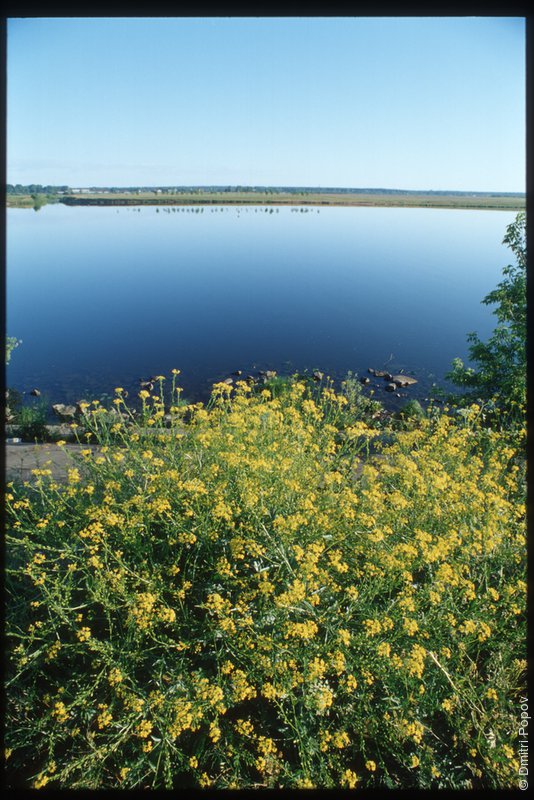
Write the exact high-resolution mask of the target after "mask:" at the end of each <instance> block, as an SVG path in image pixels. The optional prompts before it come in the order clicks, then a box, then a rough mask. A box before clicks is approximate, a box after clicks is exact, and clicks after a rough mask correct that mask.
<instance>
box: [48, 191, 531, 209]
mask: <svg viewBox="0 0 534 800" xmlns="http://www.w3.org/2000/svg"><path fill="white" fill-rule="evenodd" d="M61 202H63V203H66V204H67V205H214V204H215V205H276V206H280V205H291V206H295V205H296V206H302V205H311V206H401V207H405V206H406V207H414V208H473V209H501V210H503V209H506V210H514V209H522V208H524V207H525V197H524V196H521V195H505V194H502V195H498V194H490V193H483V192H479V193H473V194H468V193H465V192H451V193H450V194H446V193H438V192H428V193H426V192H388V191H385V190H381V191H378V190H376V191H373V190H365V191H352V192H350V191H341V190H324V191H320V190H314V191H309V190H307V191H298V192H297V191H291V190H280V191H278V190H266V189H261V190H257V191H256V190H252V189H249V190H246V189H245V188H237V189H235V191H234V190H230V191H228V190H224V191H216V190H210V191H208V190H204V189H194V190H188V191H187V190H184V191H168V190H160V191H157V190H146V189H144V190H132V191H127V192H125V191H122V192H121V191H119V190H117V191H106V192H105V193H104V192H98V191H94V192H93V191H91V192H89V193H85V194H66V195H64V196H62V197H61Z"/></svg>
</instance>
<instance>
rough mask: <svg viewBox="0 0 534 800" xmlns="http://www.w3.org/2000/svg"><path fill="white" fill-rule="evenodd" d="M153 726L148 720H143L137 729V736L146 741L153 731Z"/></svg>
mask: <svg viewBox="0 0 534 800" xmlns="http://www.w3.org/2000/svg"><path fill="white" fill-rule="evenodd" d="M152 728H153V725H152V723H151V722H149V721H148V720H147V719H144V720H142V721H141V722H140V723H139V725H138V727H137V735H138V736H139V737H140V738H141V739H146V738H147V736H149V735H150V732H151V731H152Z"/></svg>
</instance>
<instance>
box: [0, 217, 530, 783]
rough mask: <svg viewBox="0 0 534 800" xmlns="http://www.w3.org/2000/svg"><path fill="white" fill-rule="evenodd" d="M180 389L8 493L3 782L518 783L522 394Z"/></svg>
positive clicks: (98, 421) (97, 422)
mask: <svg viewBox="0 0 534 800" xmlns="http://www.w3.org/2000/svg"><path fill="white" fill-rule="evenodd" d="M518 224H521V223H518ZM508 235H509V236H510V237H511V238H510V241H511V242H516V239H515V238H514V235H513V232H512V231H511V230H509V232H508ZM517 241H519V240H517ZM514 246H515V244H514ZM509 277H511V274H509ZM514 285H515V284H514ZM508 288H509V287H508V286H507V287H506V291H507V289H508ZM520 295H521V293H520V292H517V293H512V294H511V295H510V296H511V297H515V298H516V300H520ZM500 299H501V301H502V302H504V297H501V298H500ZM177 381H178V370H174V371H173V374H172V379H171V380H170V384H171V385H170V387H169V389H168V390H167V392H165V391H164V386H165V379H164V377H163V376H160V377H159V378H158V379H157V381H156V383H155V387H154V388H153V390H152V391H151V392H149V391H147V390H142V391H141V392H140V395H139V399H140V402H141V410H140V413H138V414H137V415H134V414H133V413H132V410H131V408H129V406H128V405H127V402H126V400H125V397H124V395H125V393H124V391H123V389H122V388H121V387H117V388H116V391H115V395H116V396H115V399H114V401H113V403H112V404H111V406H110V407H104V406H103V405H101V404H100V403H99V402H98V401H93V402H92V403H87V404H84V408H83V413H84V418H85V426H86V429H87V431H88V432H87V434H86V436H85V442H86V444H87V446H86V449H85V450H84V451H83V452H82V454H81V456H80V457H79V459H78V460H73V462H72V466H71V467H70V469H69V470H68V474H67V478H66V481H65V482H63V483H60V482H58V481H56V480H54V479H53V478H52V475H51V472H50V470H49V469H48V467H47V466H46V465H44V466H43V468H40V469H36V470H34V475H33V480H32V481H31V482H27V483H20V482H19V483H16V482H12V483H10V484H9V485H8V487H7V498H6V507H7V534H6V538H7V552H6V594H7V611H6V644H7V649H8V661H7V669H6V699H7V707H6V736H5V744H6V748H7V749H6V758H7V774H8V781H9V784H10V786H11V787H27V786H33V787H35V788H40V787H45V786H46V787H52V788H84V789H104V788H167V789H180V788H184V787H187V786H193V787H203V788H208V787H211V788H214V789H218V788H239V789H241V788H260V787H270V788H306V787H319V788H339V787H344V788H372V787H383V788H457V789H458V788H485V789H503V788H511V787H515V786H516V782H517V775H518V766H519V765H518V763H517V758H518V757H517V731H518V714H517V710H518V708H519V698H520V696H521V695H522V694H524V693H525V688H524V687H525V676H526V547H525V533H526V532H525V469H526V468H525V458H524V452H523V450H524V436H525V432H524V427H525V415H524V407H523V406H522V405H521V401H520V400H517V399H515V394H514V396H513V398H510V405H511V404H512V403H514V404H515V405H514V407H513V408H514V413H513V414H510V413H508V410H507V408H508V406H506V407H505V406H503V404H502V402H501V400H502V399H503V397H504V395H505V393H506V391H507V388H506V387H504V388H503V389H502V390H501V395H500V398H497V399H495V398H493V397H491V398H489V399H488V400H487V401H486V400H485V399H484V398H481V399H480V402H472V399H469V398H468V399H466V400H465V401H464V402H463V403H459V404H457V405H456V407H452V406H445V407H444V408H443V409H441V410H440V411H438V410H436V409H435V408H432V407H431V408H429V409H426V410H424V409H421V408H420V407H419V408H417V407H415V405H413V407H412V408H411V410H410V409H407V411H406V413H405V414H404V415H403V416H401V417H400V418H399V419H397V420H395V421H394V420H392V419H388V418H385V417H384V415H383V414H381V412H380V408H379V406H378V404H377V403H376V402H374V401H369V400H367V399H365V398H364V397H363V395H362V392H361V389H360V386H359V384H358V383H357V382H356V381H355V380H354V379H353V378H349V379H347V381H345V383H344V384H343V386H342V387H341V390H340V391H335V390H334V388H333V386H332V384H331V382H330V381H329V380H328V379H324V378H323V379H321V380H320V381H318V382H317V383H315V382H313V381H310V382H308V383H305V382H303V381H301V380H299V379H297V378H295V379H294V380H292V381H286V382H281V381H278V382H275V383H273V385H272V386H269V384H266V385H265V386H263V387H258V388H254V387H251V386H250V385H249V384H248V383H247V382H246V381H237V382H236V383H235V384H234V385H229V384H227V383H220V384H216V385H215V386H214V388H213V393H212V396H211V399H210V401H209V403H208V404H207V405H205V406H204V405H203V404H201V403H193V404H187V403H184V402H183V400H182V396H181V390H180V388H179V386H178V385H177ZM501 408H502V409H503V410H502V412H501V411H500V409H501ZM95 443H96V444H98V445H99V447H98V449H97V450H96V451H93V449H92V448H91V447H90V445H92V444H95ZM58 446H62V445H61V443H59V444H58Z"/></svg>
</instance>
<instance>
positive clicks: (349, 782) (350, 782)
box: [341, 769, 359, 789]
mask: <svg viewBox="0 0 534 800" xmlns="http://www.w3.org/2000/svg"><path fill="white" fill-rule="evenodd" d="M358 781H359V778H358V776H357V775H356V773H355V772H353V771H352V770H351V769H346V770H345V772H344V773H343V775H342V776H341V785H342V786H347V787H348V788H349V789H355V788H356V784H357V783H358Z"/></svg>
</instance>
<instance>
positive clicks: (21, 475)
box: [5, 443, 95, 481]
mask: <svg viewBox="0 0 534 800" xmlns="http://www.w3.org/2000/svg"><path fill="white" fill-rule="evenodd" d="M89 447H90V445H81V444H66V445H63V446H62V447H58V446H57V444H25V443H21V444H6V445H5V448H6V450H5V453H6V462H5V463H6V480H7V481H10V480H14V479H19V480H23V481H28V480H31V478H32V474H31V471H32V469H43V468H44V467H45V462H46V461H50V462H51V463H50V464H49V465H47V468H48V469H51V470H52V476H53V477H54V478H55V479H56V480H60V481H61V480H65V479H66V477H67V469H69V468H70V467H73V466H75V465H74V461H73V458H72V456H73V455H75V454H77V453H79V452H80V451H81V450H87V449H89ZM91 449H92V450H94V449H95V448H94V446H93V447H92V448H91Z"/></svg>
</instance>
